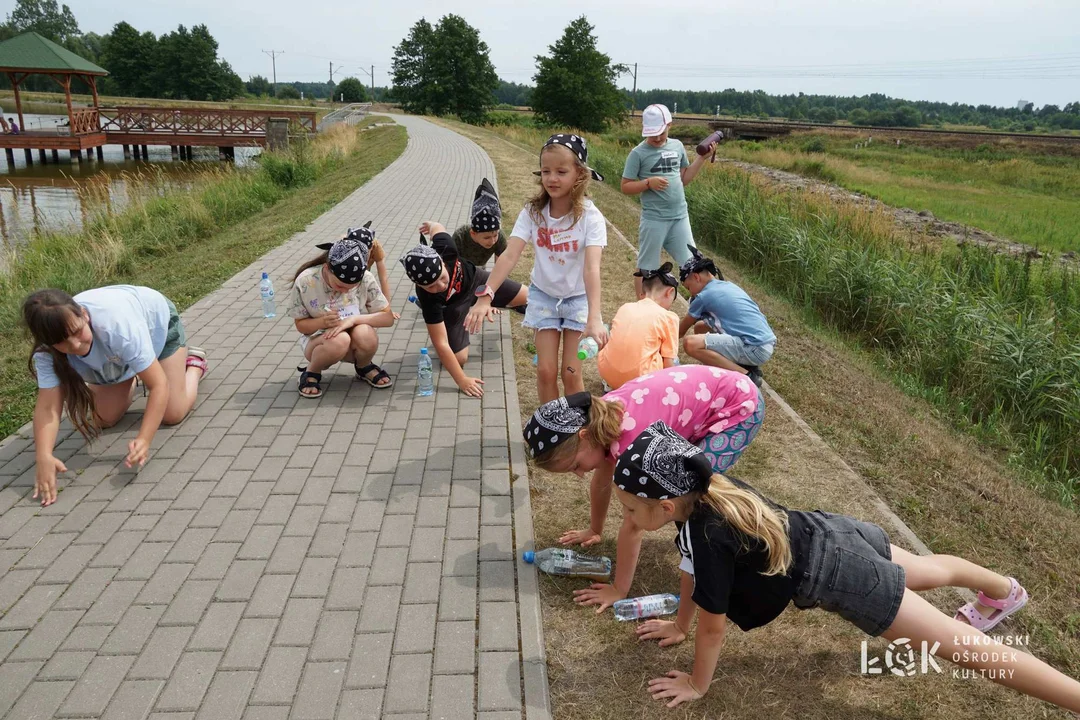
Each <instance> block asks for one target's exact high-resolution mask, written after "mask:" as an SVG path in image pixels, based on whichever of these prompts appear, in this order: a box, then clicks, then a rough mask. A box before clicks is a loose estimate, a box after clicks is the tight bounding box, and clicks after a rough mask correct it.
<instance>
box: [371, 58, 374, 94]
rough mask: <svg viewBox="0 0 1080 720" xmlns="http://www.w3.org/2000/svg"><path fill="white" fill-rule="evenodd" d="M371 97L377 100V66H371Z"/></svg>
mask: <svg viewBox="0 0 1080 720" xmlns="http://www.w3.org/2000/svg"><path fill="white" fill-rule="evenodd" d="M371 99H372V100H373V101H374V100H375V66H374V65H372V66H371Z"/></svg>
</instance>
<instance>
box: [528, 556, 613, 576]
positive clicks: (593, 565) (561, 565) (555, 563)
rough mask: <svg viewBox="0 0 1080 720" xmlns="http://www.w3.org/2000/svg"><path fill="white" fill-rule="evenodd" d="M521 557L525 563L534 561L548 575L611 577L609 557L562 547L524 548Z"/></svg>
mask: <svg viewBox="0 0 1080 720" xmlns="http://www.w3.org/2000/svg"><path fill="white" fill-rule="evenodd" d="M521 559H522V560H524V561H525V562H527V563H536V565H537V567H539V568H540V569H541V570H543V571H544V572H546V573H547V574H548V575H561V576H563V577H585V578H592V579H593V580H597V581H599V582H606V581H608V580H610V579H611V558H607V557H597V556H595V555H583V554H582V553H579V552H575V551H573V550H566V549H563V548H548V549H546V550H539V551H537V552H533V551H532V550H526V551H525V552H524V553H522V554H521Z"/></svg>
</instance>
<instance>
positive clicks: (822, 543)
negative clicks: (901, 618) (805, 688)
mask: <svg viewBox="0 0 1080 720" xmlns="http://www.w3.org/2000/svg"><path fill="white" fill-rule="evenodd" d="M801 515H802V517H803V518H804V519H805V521H806V528H805V532H806V533H807V534H808V535H809V536H810V537H809V538H807V541H806V542H805V543H804V544H803V549H802V551H801V552H800V555H801V557H800V558H799V559H798V564H799V565H800V566H802V567H805V568H806V571H805V572H804V573H803V577H802V578H801V579H798V583H797V586H796V588H795V597H794V598H793V600H792V602H794V604H795V606H796V607H799V608H803V609H807V608H813V607H820V608H821V609H822V610H828V611H829V612H834V613H837V614H838V615H840V617H842V618H844V619H845V620H847V621H848V622H850V623H852V624H854V625H856V626H857V627H858V628H859V629H860V630H862V631H863V632H865V633H866V634H867V635H873V636H877V635H880V634H882V633H883V632H885V631H886V630H888V629H889V627H890V626H891V625H892V624H893V621H894V620H895V619H896V613H897V612H898V611H899V610H900V603H901V601H902V600H903V599H904V582H905V575H904V568H902V567H901V566H899V565H897V564H896V563H894V562H892V548H891V547H890V545H889V536H888V534H886V532H885V531H884V530H882V529H881V528H880V527H878V526H877V525H874V524H873V523H867V522H863V521H861V520H856V519H855V518H851V517H848V516H846V515H834V514H832V513H827V512H823V511H821V510H815V511H813V512H803V513H801Z"/></svg>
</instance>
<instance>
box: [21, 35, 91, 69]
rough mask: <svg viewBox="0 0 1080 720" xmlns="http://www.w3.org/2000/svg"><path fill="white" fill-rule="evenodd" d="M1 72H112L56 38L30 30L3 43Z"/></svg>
mask: <svg viewBox="0 0 1080 720" xmlns="http://www.w3.org/2000/svg"><path fill="white" fill-rule="evenodd" d="M0 72H29V73H45V74H50V75H66V74H69V73H74V74H78V75H108V74H109V72H108V71H107V70H105V69H104V68H102V67H98V66H97V65H95V64H94V63H92V62H90V61H89V60H86V59H85V58H81V57H79V56H78V55H76V54H75V53H73V52H71V51H70V50H68V49H67V48H63V47H61V46H59V45H57V44H56V43H54V42H53V41H52V40H49V39H47V38H44V37H42V36H41V35H38V34H37V33H36V32H28V33H23V34H22V35H19V36H18V37H13V38H11V39H10V40H5V41H4V42H2V43H0Z"/></svg>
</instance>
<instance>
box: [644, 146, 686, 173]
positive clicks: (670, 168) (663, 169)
mask: <svg viewBox="0 0 1080 720" xmlns="http://www.w3.org/2000/svg"><path fill="white" fill-rule="evenodd" d="M679 160H680V157H679V153H677V152H675V151H674V150H665V151H664V152H662V153H660V158H659V159H658V160H657V161H656V164H655V165H653V166H652V170H650V171H649V172H654V173H668V172H678V170H679Z"/></svg>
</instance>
